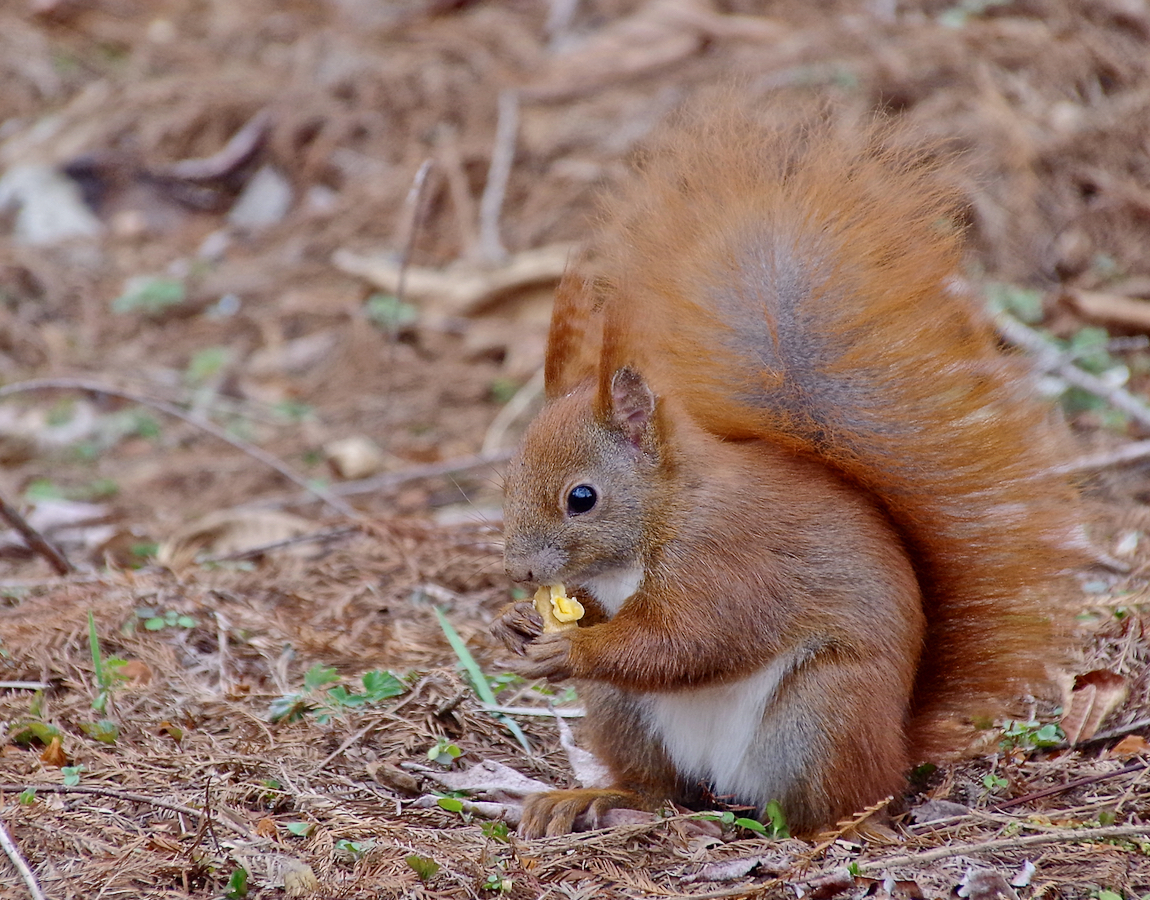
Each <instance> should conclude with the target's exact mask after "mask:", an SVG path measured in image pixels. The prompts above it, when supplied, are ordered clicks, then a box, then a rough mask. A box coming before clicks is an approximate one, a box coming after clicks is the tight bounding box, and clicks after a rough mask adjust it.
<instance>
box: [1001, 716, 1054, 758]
mask: <svg viewBox="0 0 1150 900" xmlns="http://www.w3.org/2000/svg"><path fill="white" fill-rule="evenodd" d="M1064 740H1066V735H1065V734H1064V733H1063V731H1062V729H1061V728H1060V727H1059V726H1058V725H1056V724H1054V723H1052V722H1051V723H1047V724H1045V725H1044V724H1042V723H1041V722H1036V721H1034V720H1033V719H1032V720H1030V721H1029V722H1019V721H1015V720H1011V721H1009V722H1007V723H1006V726H1005V727H1004V728H1003V729H1002V740H1000V741H999V746H1000V747H1001V748H1002V750H1003V752H1009V751H1010V750H1014V749H1021V750H1037V749H1042V748H1043V747H1055V746H1057V745H1058V744H1060V743H1062V742H1063V741H1064Z"/></svg>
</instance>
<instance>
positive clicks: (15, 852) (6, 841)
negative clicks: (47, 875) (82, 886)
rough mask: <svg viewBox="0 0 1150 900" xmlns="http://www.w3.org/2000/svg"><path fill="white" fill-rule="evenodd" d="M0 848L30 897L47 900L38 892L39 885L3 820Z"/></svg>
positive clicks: (0, 822) (35, 899) (34, 899)
mask: <svg viewBox="0 0 1150 900" xmlns="http://www.w3.org/2000/svg"><path fill="white" fill-rule="evenodd" d="M0 846H2V847H3V848H4V852H5V853H7V854H8V858H9V859H10V860H12V865H14V866H15V867H16V871H17V872H19V873H20V877H21V878H22V879H23V880H24V884H25V885H26V886H27V888H28V893H30V894H31V895H32V898H33V900H48V898H47V897H45V896H44V892H43V891H42V890H40V884H39V882H38V881H36V875H35V874H34V873H33V872H32V867H31V866H29V865H28V862H27V861H26V860H25V859H24V857H23V855H22V854H21V853H20V848H19V847H17V846H16V842H15V841H14V840H12V835H10V834H9V833H8V828H7V826H6V825H5V824H4V820H3V819H0Z"/></svg>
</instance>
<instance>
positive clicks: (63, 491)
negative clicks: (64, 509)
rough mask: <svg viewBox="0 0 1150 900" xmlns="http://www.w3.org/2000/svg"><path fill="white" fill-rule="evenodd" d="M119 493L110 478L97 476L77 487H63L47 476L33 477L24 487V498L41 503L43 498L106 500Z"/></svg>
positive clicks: (117, 486)
mask: <svg viewBox="0 0 1150 900" xmlns="http://www.w3.org/2000/svg"><path fill="white" fill-rule="evenodd" d="M118 493H120V486H119V485H118V484H117V483H116V482H115V481H113V480H112V479H111V478H97V479H96V480H95V481H92V482H89V483H88V484H85V485H80V486H79V487H72V488H65V487H62V486H60V485H58V484H56V483H55V482H54V481H51V480H50V479H47V478H34V479H32V481H30V482H28V486H27V487H26V488H25V489H24V500H25V501H26V502H28V503H42V502H43V501H45V500H79V501H84V502H93V501H97V500H108V499H110V498H112V497H115V496H116V495H117V494H118Z"/></svg>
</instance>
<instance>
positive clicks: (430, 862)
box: [404, 853, 439, 882]
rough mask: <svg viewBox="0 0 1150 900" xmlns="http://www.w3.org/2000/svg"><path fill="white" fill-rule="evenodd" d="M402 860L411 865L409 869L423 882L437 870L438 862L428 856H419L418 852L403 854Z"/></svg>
mask: <svg viewBox="0 0 1150 900" xmlns="http://www.w3.org/2000/svg"><path fill="white" fill-rule="evenodd" d="M404 862H406V863H407V864H408V865H409V866H410V867H411V870H412V871H413V872H414V873H415V874H416V875H418V876H419V880H420V881H423V882H427V881H429V880H430V879H431V878H432V876H434V875H435V873H436V872H438V871H439V863H437V862H436V861H435V860H434V859H431V858H430V857H427V856H420V855H419V854H418V853H412V854H411V855H410V856H405V857H404Z"/></svg>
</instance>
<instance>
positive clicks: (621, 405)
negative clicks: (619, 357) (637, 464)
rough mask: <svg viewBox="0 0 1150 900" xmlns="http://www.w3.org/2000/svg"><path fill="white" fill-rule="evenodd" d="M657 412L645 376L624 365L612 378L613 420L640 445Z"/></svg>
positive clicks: (633, 442)
mask: <svg viewBox="0 0 1150 900" xmlns="http://www.w3.org/2000/svg"><path fill="white" fill-rule="evenodd" d="M654 412H655V395H654V394H653V393H651V389H650V388H649V387H647V382H645V381H644V380H643V376H642V375H640V374H639V373H638V372H636V371H635V370H634V369H630V368H627V367H624V368H622V369H619V370H618V371H617V372H616V373H615V374H614V375H613V376H612V378H611V421H612V422H613V423H614V424H615V425H616V426H618V427H619V428H621V429H623V432H624V433H625V434H626V435H627V437H628V439H629V440H630V441H631V443H632V444H635V445H638V444H639V442H640V440H641V439H642V435H643V432H644V431H646V429H647V425H648V423H649V422H650V421H651V416H652V415H654Z"/></svg>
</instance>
